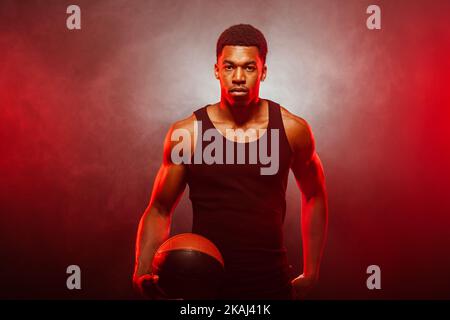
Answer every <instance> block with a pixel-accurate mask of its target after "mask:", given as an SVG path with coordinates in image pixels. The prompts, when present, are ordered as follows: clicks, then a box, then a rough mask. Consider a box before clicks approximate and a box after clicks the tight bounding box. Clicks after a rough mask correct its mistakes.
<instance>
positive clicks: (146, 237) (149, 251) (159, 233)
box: [133, 122, 186, 284]
mask: <svg viewBox="0 0 450 320" xmlns="http://www.w3.org/2000/svg"><path fill="white" fill-rule="evenodd" d="M185 125H186V122H184V123H183V122H179V123H177V124H174V125H173V126H172V127H171V129H170V130H169V132H168V133H167V136H166V139H165V142H164V152H163V163H162V164H161V167H160V168H159V171H158V174H157V175H156V178H155V182H154V185H153V190H152V195H151V198H150V202H149V205H148V207H147V208H146V210H145V211H144V213H143V215H142V218H141V220H140V223H139V227H138V232H137V239H136V260H135V269H134V275H133V281H134V282H135V284H137V282H138V279H139V277H141V276H142V275H145V274H149V273H151V271H152V270H151V268H152V266H151V262H152V259H153V256H154V254H155V251H156V250H157V249H158V247H159V246H160V245H161V244H162V243H163V242H164V241H165V240H166V239H167V238H168V236H169V232H170V224H171V218H172V212H173V210H174V208H175V207H176V205H177V203H178V201H179V199H180V198H181V195H182V194H183V192H184V189H185V187H186V176H185V171H186V169H185V166H184V164H175V163H173V162H172V160H171V151H172V148H173V146H174V145H175V144H177V142H173V141H171V139H170V137H171V134H172V132H173V130H176V129H180V128H182V127H183V126H185ZM182 129H183V128H182ZM183 142H185V141H183Z"/></svg>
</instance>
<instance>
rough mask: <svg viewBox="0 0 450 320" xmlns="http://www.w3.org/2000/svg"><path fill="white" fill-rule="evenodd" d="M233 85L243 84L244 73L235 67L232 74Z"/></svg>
mask: <svg viewBox="0 0 450 320" xmlns="http://www.w3.org/2000/svg"><path fill="white" fill-rule="evenodd" d="M233 83H235V84H243V83H245V72H244V71H243V70H242V68H241V67H237V68H236V71H235V72H234V74H233Z"/></svg>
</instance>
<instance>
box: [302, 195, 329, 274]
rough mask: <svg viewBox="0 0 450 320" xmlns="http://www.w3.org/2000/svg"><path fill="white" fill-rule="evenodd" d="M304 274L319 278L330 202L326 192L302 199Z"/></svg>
mask: <svg viewBox="0 0 450 320" xmlns="http://www.w3.org/2000/svg"><path fill="white" fill-rule="evenodd" d="M301 223H302V239H303V274H304V276H305V277H311V278H315V279H317V278H318V276H319V268H320V262H321V258H322V253H323V248H324V245H325V240H326V235H327V224H328V204H327V197H326V194H325V193H322V194H320V195H316V196H313V197H310V198H309V199H307V198H306V197H303V201H302V218H301Z"/></svg>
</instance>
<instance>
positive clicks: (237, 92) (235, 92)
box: [229, 88, 248, 96]
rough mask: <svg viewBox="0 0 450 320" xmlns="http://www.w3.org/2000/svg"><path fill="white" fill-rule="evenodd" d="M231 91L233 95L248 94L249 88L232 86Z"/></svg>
mask: <svg viewBox="0 0 450 320" xmlns="http://www.w3.org/2000/svg"><path fill="white" fill-rule="evenodd" d="M229 93H230V94H231V95H233V96H245V95H247V94H248V89H247V88H232V89H230V90H229Z"/></svg>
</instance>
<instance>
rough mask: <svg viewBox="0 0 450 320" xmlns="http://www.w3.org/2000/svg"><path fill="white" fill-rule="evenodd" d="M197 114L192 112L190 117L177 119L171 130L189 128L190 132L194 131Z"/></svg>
mask: <svg viewBox="0 0 450 320" xmlns="http://www.w3.org/2000/svg"><path fill="white" fill-rule="evenodd" d="M194 124H195V115H194V114H191V115H190V116H189V117H187V118H184V119H181V120H178V121H175V122H174V123H173V124H172V125H171V130H183V129H184V130H188V131H189V132H191V133H193V132H194Z"/></svg>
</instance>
